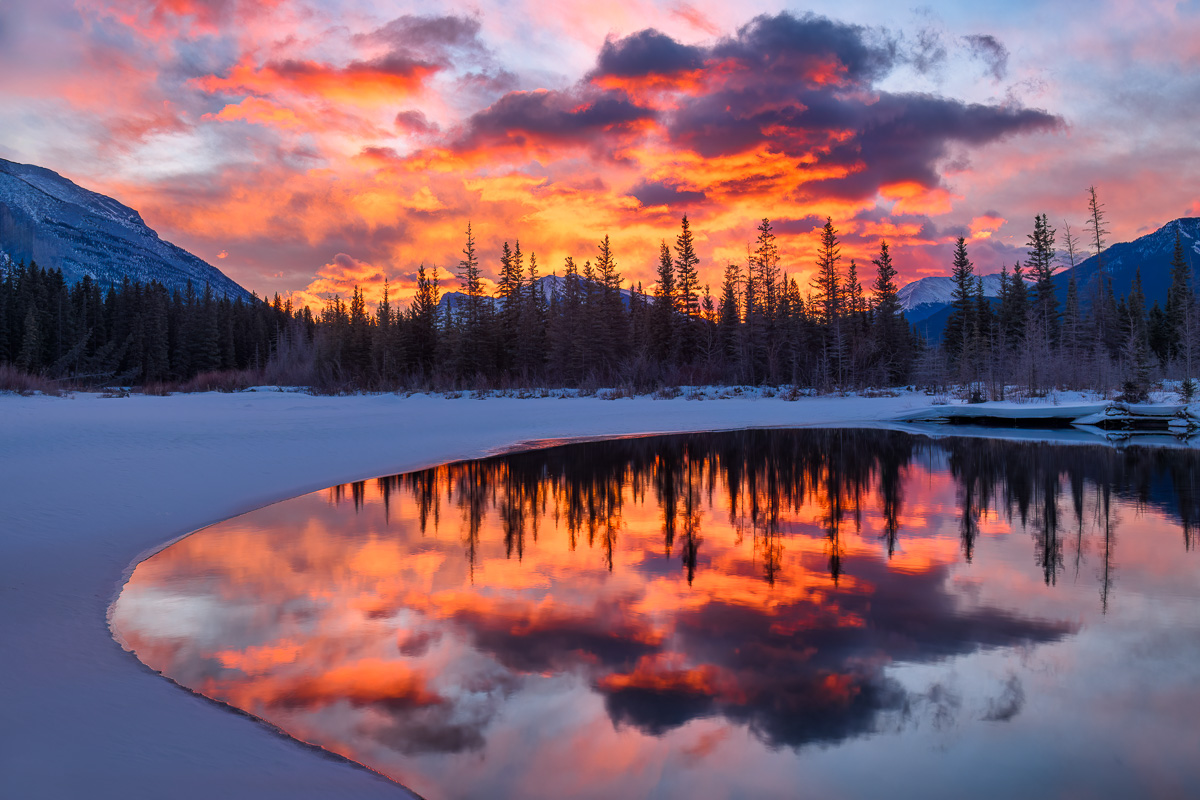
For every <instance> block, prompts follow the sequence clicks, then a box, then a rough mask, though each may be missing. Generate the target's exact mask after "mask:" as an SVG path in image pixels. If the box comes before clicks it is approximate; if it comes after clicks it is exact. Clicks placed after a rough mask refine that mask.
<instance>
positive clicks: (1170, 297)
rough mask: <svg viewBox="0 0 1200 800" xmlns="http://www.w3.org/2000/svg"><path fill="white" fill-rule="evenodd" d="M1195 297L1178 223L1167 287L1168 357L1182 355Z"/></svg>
mask: <svg viewBox="0 0 1200 800" xmlns="http://www.w3.org/2000/svg"><path fill="white" fill-rule="evenodd" d="M1194 302H1195V298H1194V296H1193V295H1192V287H1191V286H1190V285H1189V283H1188V265H1187V260H1186V259H1185V257H1184V251H1183V239H1182V237H1181V236H1180V231H1179V225H1178V224H1176V226H1175V249H1174V251H1173V252H1172V254H1171V286H1170V287H1169V288H1168V289H1167V309H1166V325H1167V328H1166V336H1167V349H1168V356H1169V357H1170V358H1179V357H1181V356H1182V355H1183V342H1184V338H1185V337H1184V334H1185V328H1186V326H1187V319H1188V314H1189V313H1190V312H1191V307H1192V303H1194Z"/></svg>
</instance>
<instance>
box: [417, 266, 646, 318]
mask: <svg viewBox="0 0 1200 800" xmlns="http://www.w3.org/2000/svg"><path fill="white" fill-rule="evenodd" d="M537 282H538V287H539V288H541V290H542V293H543V294H544V295H545V296H546V302H547V303H549V302H550V298H551V297H552V296H553V295H554V293H555V292H558V294H559V296H560V297H561V296H562V294H563V292H565V291H566V288H567V279H566V278H564V277H563V276H562V275H543V276H542V277H540V278H538V280H537ZM579 283H580V290H581V291H582V289H583V279H582V278H580V279H579ZM596 289H597V291H598V290H599V289H600V285H599V284H596ZM631 297H633V292H631V291H630V290H629V289H622V290H621V302H623V303H624V304H625V307H626V308H628V307H629V300H630V298H631ZM466 299H467V295H466V293H465V292H457V291H450V292H442V296H441V299H440V300H438V309H439V310H440V311H445V310H446V309H447V308H448V309H450V310H451V311H452V312H454V313H457V312H458V308H459V306H460V305H461V304H462V303H464V302H466ZM483 300H484V302H485V303H493V304H495V303H497V302H498V301H499V298H495V297H484V298H483ZM646 300H647V301H648V302H650V303H653V302H654V297H653V296H651V297H647V298H646Z"/></svg>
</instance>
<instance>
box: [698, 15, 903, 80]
mask: <svg viewBox="0 0 1200 800" xmlns="http://www.w3.org/2000/svg"><path fill="white" fill-rule="evenodd" d="M712 55H713V57H715V58H717V59H719V60H726V59H728V60H732V61H734V62H736V63H738V64H742V65H745V66H747V67H750V68H752V69H755V70H758V71H760V72H766V73H767V74H770V75H774V76H780V77H785V78H789V79H794V78H797V77H803V76H805V75H806V74H809V75H811V71H812V70H813V68H814V67H816V66H818V65H825V64H829V63H836V64H837V65H838V66H839V67H840V68H841V70H842V75H843V78H844V79H845V80H848V81H852V82H865V81H870V80H873V79H875V78H878V77H882V76H883V75H884V74H886V73H887V72H888V71H889V70H891V68H892V67H893V66H894V64H895V63H896V58H897V46H896V41H895V39H894V38H892V37H890V36H889V35H887V34H886V33H884V32H882V31H873V30H871V29H868V28H864V27H862V26H861V25H847V24H845V23H842V22H835V21H834V20H831V19H827V18H825V17H818V16H816V15H814V14H805V15H804V16H802V17H796V16H794V15H792V14H789V13H787V12H786V11H785V12H783V13H780V14H777V15H775V16H770V15H765V14H764V15H762V16H758V17H755V18H754V19H753V20H751V21H750V22H749V23H748V24H746V25H744V26H742V27H741V28H739V29H738V32H737V34H736V35H734V36H732V37H730V38H728V39H724V40H722V41H721V42H719V43H718V44H717V45H716V46H715V47H714V48H713V50H712Z"/></svg>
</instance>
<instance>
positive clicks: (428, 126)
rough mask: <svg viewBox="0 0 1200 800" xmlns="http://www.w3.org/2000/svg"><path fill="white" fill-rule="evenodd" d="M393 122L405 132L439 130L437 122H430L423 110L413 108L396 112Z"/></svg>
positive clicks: (422, 132)
mask: <svg viewBox="0 0 1200 800" xmlns="http://www.w3.org/2000/svg"><path fill="white" fill-rule="evenodd" d="M395 124H396V127H397V128H399V129H400V130H402V131H404V132H405V133H416V134H430V133H437V132H438V130H439V128H438V126H437V123H434V122H431V121H430V120H429V118H428V117H426V116H425V112H423V111H416V110H413V109H410V110H408V111H401V112H400V113H398V114H396V120H395ZM393 152H395V151H393Z"/></svg>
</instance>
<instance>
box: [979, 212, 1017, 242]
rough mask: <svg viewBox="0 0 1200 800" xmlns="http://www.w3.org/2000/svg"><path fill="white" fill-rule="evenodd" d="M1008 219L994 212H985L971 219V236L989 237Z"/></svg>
mask: <svg viewBox="0 0 1200 800" xmlns="http://www.w3.org/2000/svg"><path fill="white" fill-rule="evenodd" d="M1006 222H1008V220H1006V219H1005V218H1004V217H1001V216H997V215H994V214H984V215H982V216H979V217H975V218H974V219H972V220H971V238H972V239H988V238H990V237H991V235H992V234H993V233H995V232H996V231H998V230H1000V227H1001V226H1002V225H1004V224H1005V223H1006Z"/></svg>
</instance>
